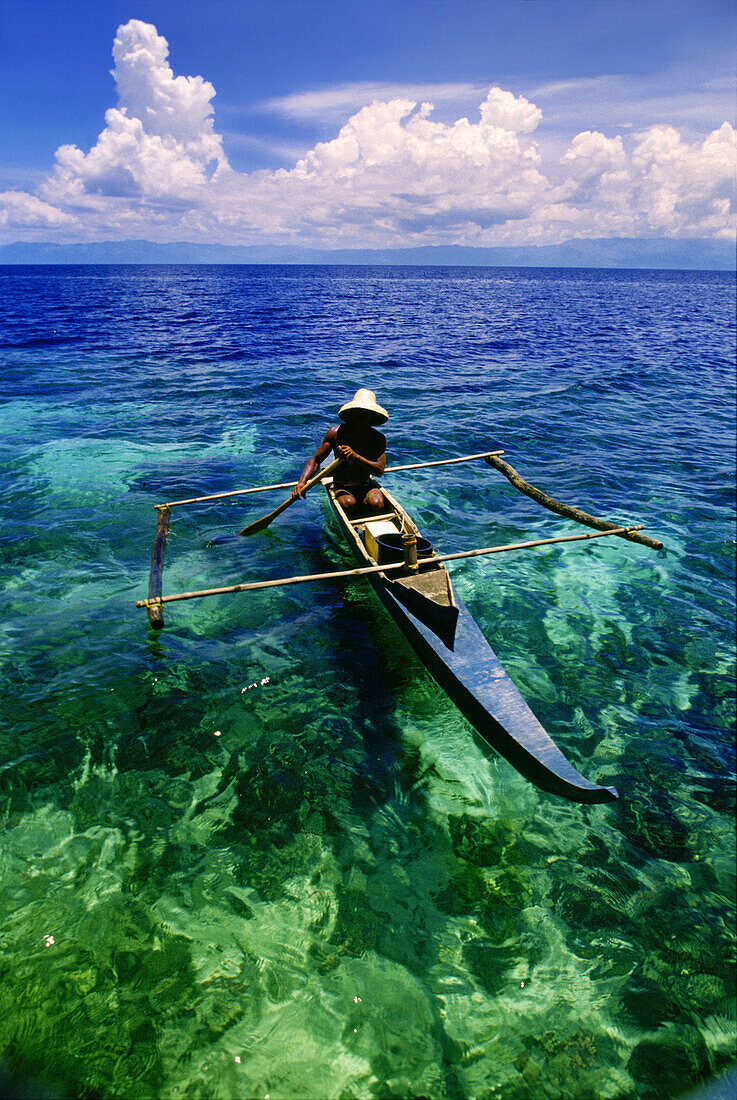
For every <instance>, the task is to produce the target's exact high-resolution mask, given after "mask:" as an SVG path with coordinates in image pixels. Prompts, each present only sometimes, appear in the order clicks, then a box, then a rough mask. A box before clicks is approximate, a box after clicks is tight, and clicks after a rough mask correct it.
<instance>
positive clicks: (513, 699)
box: [328, 488, 617, 804]
mask: <svg viewBox="0 0 737 1100" xmlns="http://www.w3.org/2000/svg"><path fill="white" fill-rule="evenodd" d="M328 498H329V500H330V505H331V511H332V513H333V515H334V517H335V519H336V521H337V523H338V525H339V527H340V528H341V531H342V533H343V534H344V536H345V538H346V541H347V543H348V545H349V547H350V549H351V551H352V553H353V556H354V558H355V559H356V561H357V562H359V563H360V564H361V565H366V564H372V559H371V558H370V557H369V555H368V554H367V552H366V550H365V548H364V547H363V544H362V543H361V540H360V538H358V536H357V535H356V533H355V532H354V530H353V527H352V525H351V523H350V521H349V520H348V519H347V518H346V516H345V513H344V512H343V510H342V509H341V508H340V505H338V504H337V502H336V501H335V500H334V498H333V496H332V493H331V492H330V489H329V488H328ZM395 503H396V502H395ZM390 578H391V574H385V573H374V574H369V575H368V577H367V580H369V582H370V583H371V586H372V588H373V589H374V591H375V592H376V595H377V596H378V597H379V599H380V600H381V602H382V604H383V605H384V607H385V608H386V610H387V611H388V612H389V614H390V615H391V616H392V618H393V619H394V621H395V622H396V623H397V625H398V626H399V628H400V630H401V631H402V633H403V634H404V635H405V637H406V638H407V640H408V642H409V643H410V645H411V646H412V648H413V649H414V651H415V652H416V654H417V656H418V657H419V659H420V660H421V661H422V663H423V664H424V665H425V667H426V668H427V669H428V671H429V672H430V674H431V675H432V676H433V678H434V679H435V680H436V682H437V683H438V684H439V685H440V687H442V688H443V690H444V691H446V692H447V694H448V695H449V696H450V698H451V699H452V701H453V702H454V703H455V705H456V706H457V707H458V709H459V710H460V711H461V713H462V714H463V715H464V716H465V717H466V718H467V719H468V721H469V722H470V723H471V725H472V726H473V727H474V729H475V730H476V732H477V733H478V734H479V736H480V737H481V738H482V739H483V740H484V741H485V742H486V743H487V744H488V745H490V746H491V747H492V748H494V749H495V750H496V751H497V752H499V753H500V754H501V755H502V756H503V757H505V759H506V760H508V761H509V763H510V764H511V765H512V766H513V767H514V768H515V769H516V770H517V771H518V772H519V773H520V774H521V775H523V776H525V778H526V779H528V780H530V782H532V783H533V784H534V785H535V786H536V787H538V788H540V789H541V790H543V791H547V792H549V793H550V794H555V795H559V796H560V797H562V798H566V799H568V800H570V801H572V802H579V803H588V804H593V803H604V802H612V801H613V800H614V799H616V798H617V792H616V790H615V789H614V788H613V787H601V786H598V785H597V784H596V783H591V782H590V781H589V780H588V779H586V778H585V777H584V776H583V775H581V774H580V773H579V772H578V771H577V770H576V769H575V768H574V767H573V765H572V764H571V763H570V761H569V760H567V759H566V757H565V756H564V755H563V753H562V752H561V751H560V749H559V748H558V747H557V745H556V744H555V743H554V742H553V741H552V740H551V738H550V737H549V735H548V734H547V733H546V731H545V729H544V728H543V726H542V725H541V724H540V722H539V721H538V720H537V718H536V717H535V715H534V714H533V713H532V711H531V710H530V708H529V707H528V705H527V703H526V702H525V700H524V699H523V698H522V696H521V694H520V693H519V691H518V690H517V688H516V687H515V685H514V683H513V682H512V680H511V679H510V677H509V676H508V675H507V673H506V672H505V670H504V668H503V666H502V664H501V662H500V661H499V658H498V657H497V656H496V654H495V653H494V651H493V649H492V648H491V646H490V645H489V643H488V642H487V640H486V638H485V637H484V635H483V634H482V633H481V630H480V629H479V627H478V626H477V624H476V622H475V620H474V619H473V616H472V615H471V613H470V612H469V611H468V609H467V608H466V607H465V605H464V604H463V603H462V601H460V600H459V599H458V596H457V595H454V599H455V604H456V606H457V608H458V617H457V621H456V625H455V631H454V635H453V637H452V638H448V637H447V636H446V637H445V638H443V637H442V636H441V635H442V634H443V632H442V631H440V632H437V631H436V630H434V629H433V626H432V624H431V623H430V622H428V621H423V619H422V618H420V617H419V616H418V614H416V613H415V610H414V609H413V608H411V607H409V606H408V604H407V601H406V599H405V600H402V602H400V600H398V599H397V598H396V597H395V596H394V594H393V592H392V588H393V587H394V588H396V585H395V584H393V582H392V580H391V579H390ZM423 618H425V619H426V620H427V617H426V616H423Z"/></svg>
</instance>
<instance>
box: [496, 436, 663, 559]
mask: <svg viewBox="0 0 737 1100" xmlns="http://www.w3.org/2000/svg"><path fill="white" fill-rule="evenodd" d="M484 461H485V462H486V463H487V465H489V466H492V467H493V468H494V469H495V470H498V471H499V473H501V474H504V476H505V477H506V478H507V480H508V481H510V482H511V483H512V485H514V487H515V489H518V490H519V491H520V493H524V494H525V496H528V497H531V499H532V500H535V501H537V503H538V504H542V506H543V507H544V508H548V509H549V510H550V511H551V512H555V513H556V514H557V515H559V516H565V517H566V518H567V519H572V520H575V522H576V523H581V524H583V525H584V526H585V527H594V528H596V530H597V531H610V532H612V534H614V533H615V529H616V528H618V527H619V530H617V531H616V533H617V534H618V535H619V536H620V537H621V538H623V539H628V540H629V541H630V542H639V543H641V544H642V545H643V546H649V547H650V549H651V550H662V549H663V544H662V542H659V541H658V539H651V538H650V537H649V535H640V534H638V533H637V530H638V529H636V528H630V529H627V530H625V529H623V528H622V527H620V526H619V525H618V524H616V523H611V522H610V521H609V520H606V519H599V518H598V517H597V516H590V515H589V513H588V512H584V511H582V509H581V508H574V507H573V506H572V505H570V504H562V503H561V502H560V501H559V500H555V498H554V497H550V496H548V494H547V493H544V492H543V491H542V489H537V488H536V487H535V486H534V485H530V483H529V482H528V481H525V479H524V478H523V477H522V476H521V475H520V474H519V473H518V472H517V471H516V470H515V468H514V466H510V464H509V463H508V462H504V461H503V459H501V458H499V457H498V455H496V454H489V455H486V456H485V459H484Z"/></svg>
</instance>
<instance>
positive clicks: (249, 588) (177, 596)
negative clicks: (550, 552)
mask: <svg viewBox="0 0 737 1100" xmlns="http://www.w3.org/2000/svg"><path fill="white" fill-rule="evenodd" d="M640 530H642V527H641V526H638V527H616V528H614V530H612V531H596V532H592V533H591V534H586V535H557V536H556V537H554V538H550V539H531V540H529V541H527V542H511V543H507V544H506V545H504V546H486V547H482V548H481V549H479V550H461V551H459V552H458V553H455V554H442V555H440V556H438V557H432V558H423V559H422V565H423V566H425V565H429V564H433V563H434V564H441V563H443V562H446V561H460V560H461V559H462V558H478V557H481V556H482V555H485V554H501V553H504V552H505V551H508V550H528V549H531V548H532V547H535V546H552V545H553V544H555V543H559V542H584V541H586V540H589V539H600V538H605V537H606V536H607V535H624V534H625V533H629V532H632V531H640ZM404 567H405V566H404V562H403V561H398V562H392V563H391V564H389V565H367V566H360V567H359V568H358V569H340V570H337V571H336V572H333V573H308V574H306V575H305V576H301V577H281V578H279V579H278V580H272V581H249V582H246V583H243V584H229V585H225V586H224V587H222V588H203V589H200V590H199V591H197V592H175V593H174V594H173V595H171V596H159V597H158V598H156V599H155V600H150V599H149V600H136V607H146V608H148V607H150V606H151V605H152V604H153V605H155V606H156V607H159V606H160V605H161V604H164V603H174V602H175V601H177V600H196V599H199V598H201V597H202V596H224V595H227V594H229V593H231V592H254V591H256V590H257V589H261V588H279V587H280V586H284V585H288V584H305V583H306V582H307V581H332V580H341V579H342V578H344V577H365V576H366V574H368V573H392V572H395V571H397V570H400V569H404Z"/></svg>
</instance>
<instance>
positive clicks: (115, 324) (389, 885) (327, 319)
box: [0, 267, 737, 1100]
mask: <svg viewBox="0 0 737 1100" xmlns="http://www.w3.org/2000/svg"><path fill="white" fill-rule="evenodd" d="M0 308H1V309H2V316H3V326H2V343H1V344H0V399H1V400H2V403H1V404H0V509H1V513H2V527H1V530H2V536H1V541H0V586H1V590H0V600H1V602H2V615H1V616H0V673H1V676H2V690H3V705H2V716H1V719H0V810H1V811H2V822H3V827H2V832H1V833H0V869H1V870H0V883H1V889H2V907H3V915H4V919H3V922H2V931H1V933H0V965H1V966H2V969H3V980H2V983H1V985H0V1009H1V1011H0V1035H1V1036H2V1046H1V1048H0V1049H2V1051H3V1054H2V1061H3V1064H4V1067H5V1070H6V1072H7V1073H9V1074H10V1075H11V1076H12V1077H13V1078H14V1079H17V1080H20V1081H27V1080H34V1081H43V1082H47V1083H48V1086H49V1087H50V1088H51V1089H53V1090H56V1091H57V1092H58V1093H59V1094H61V1095H69V1096H85V1097H87V1096H89V1097H92V1096H106V1097H108V1096H109V1097H224V1098H229V1097H264V1098H265V1097H266V1096H267V1095H268V1096H269V1097H270V1098H272V1100H275V1098H277V1097H318V1098H319V1097H409V1096H415V1097H420V1096H426V1097H433V1098H436V1097H437V1098H444V1097H464V1098H465V1097H469V1098H471V1097H473V1098H478V1100H490V1098H492V1097H494V1098H496V1097H500V1098H502V1100H526V1098H530V1097H534V1098H537V1097H551V1098H556V1097H560V1098H581V1100H589V1098H591V1097H597V1098H598V1097H611V1098H613V1100H614V1098H616V1100H619V1098H630V1097H632V1098H635V1097H637V1098H640V1097H641V1098H643V1100H650V1098H655V1097H659V1098H660V1097H676V1096H680V1095H682V1094H683V1093H684V1092H686V1091H687V1090H688V1089H689V1088H691V1087H693V1086H695V1085H696V1084H697V1083H698V1082H700V1081H703V1080H707V1079H709V1078H711V1077H712V1076H713V1075H715V1074H716V1073H719V1072H720V1071H722V1070H723V1069H724V1068H725V1067H727V1066H729V1065H732V1064H734V1062H735V1061H737V1052H736V1048H735V1033H736V1031H737V1020H736V1017H737V1012H736V1009H735V997H734V978H735V968H734V947H735V921H734V906H735V837H734V799H735V760H734V756H735V754H734V732H733V728H734V640H733V624H734V509H733V501H734V496H733V484H734V475H733V441H734V377H733V361H734V350H735V331H734V278H733V277H732V276H729V275H724V274H716V273H698V272H696V273H675V272H674V273H668V272H611V271H607V272H604V271H602V272H591V271H588V272H585V271H581V272H579V271H567V272H566V271H525V270H519V271H510V270H492V269H489V270H485V269H469V270H465V269H409V268H408V269H380V268H367V269H350V268H345V269H324V268H322V269H318V268H315V269H309V268H242V267H241V268H218V267H213V268H207V267H189V268H171V267H169V268H167V267H161V268H156V267H140V268H138V267H121V268H41V267H39V268H30V267H29V268H0ZM361 385H367V386H370V387H371V388H372V389H375V390H376V392H377V395H378V398H379V401H380V402H381V403H382V404H383V405H385V406H386V407H387V408H388V409H389V410H390V412H391V419H390V421H389V424H388V425H387V429H386V430H387V434H388V435H389V440H390V450H389V460H390V462H391V463H404V462H412V461H422V460H430V459H435V458H445V457H451V456H453V455H459V454H467V453H474V452H478V451H484V450H487V449H491V448H493V447H497V446H498V447H501V448H504V450H505V453H506V457H507V458H508V460H509V461H510V462H512V464H513V465H514V466H515V467H516V468H517V469H518V470H519V471H520V472H521V473H522V474H523V475H524V476H526V477H527V478H528V479H529V480H530V481H532V482H533V483H535V484H537V485H540V486H541V487H542V488H544V489H546V490H547V491H548V492H549V493H551V494H552V495H554V496H557V497H558V498H560V499H564V500H567V501H569V502H571V503H574V504H578V505H579V506H581V507H584V508H586V509H587V510H589V511H592V512H595V513H597V514H599V515H605V516H607V517H611V518H613V519H617V520H622V521H623V522H630V521H636V522H643V523H645V524H646V525H647V530H648V532H649V533H650V534H652V535H653V536H655V537H658V538H661V539H662V541H663V542H664V544H665V546H666V551H665V552H664V553H662V554H659V553H654V552H652V551H650V550H647V549H645V548H643V547H638V546H634V545H631V544H628V543H624V542H622V541H621V540H616V539H602V540H598V541H595V542H592V543H588V544H585V545H584V546H583V547H577V546H575V544H574V545H573V546H568V547H566V546H563V547H549V548H544V549H539V550H535V551H529V552H526V553H519V554H505V555H498V556H496V557H493V558H487V559H477V560H474V561H471V562H466V563H458V564H455V565H453V566H451V568H452V575H453V580H454V584H455V585H456V588H457V590H458V592H459V593H460V595H461V596H462V598H463V600H464V601H465V602H466V603H467V605H468V606H469V608H470V610H471V611H472V612H473V614H474V616H475V618H476V620H477V621H478V623H479V625H480V626H481V628H482V630H483V631H484V633H485V634H486V636H487V637H488V638H489V640H490V641H491V642H492V644H493V646H494V648H495V650H496V651H497V653H498V654H499V656H500V658H501V659H502V661H503V662H504V664H505V666H506V668H507V670H508V671H509V673H510V675H511V676H512V677H513V679H514V680H515V682H516V683H517V685H518V687H519V688H520V690H521V691H522V692H523V694H524V695H525V697H526V699H527V701H528V702H529V703H530V705H531V706H532V708H533V710H534V711H535V713H536V714H537V715H538V716H539V718H540V719H541V721H542V722H543V724H544V725H545V727H546V728H547V729H548V731H549V732H550V734H551V736H552V737H553V738H554V739H555V740H556V742H557V743H558V744H559V746H560V747H561V749H562V750H563V751H564V752H565V753H566V754H567V755H568V756H569V758H570V759H571V760H572V761H573V763H574V764H575V765H576V767H578V768H579V769H580V770H581V771H582V772H583V773H584V774H585V775H587V776H588V777H589V778H591V779H595V780H596V781H598V782H600V783H604V784H607V785H614V786H616V787H617V788H618V790H619V792H620V796H621V797H620V800H619V801H618V802H617V803H615V804H613V805H611V806H602V807H581V806H575V805H571V804H569V803H567V802H564V801H562V800H560V799H556V798H555V797H553V796H549V795H545V794H543V793H541V792H539V791H537V790H536V789H535V788H534V787H532V786H531V785H530V784H529V783H527V782H526V781H525V780H524V779H522V778H521V777H520V776H518V775H517V774H516V773H515V772H514V771H513V770H512V769H511V767H510V766H509V765H508V764H507V763H506V762H505V761H503V760H501V759H500V758H499V757H498V756H496V755H495V754H494V753H493V752H492V751H491V750H488V749H486V748H484V747H483V746H482V745H480V744H478V743H477V742H476V741H475V739H474V736H473V734H472V731H471V729H470V727H469V726H468V724H467V723H466V722H465V720H464V719H463V718H462V717H461V716H460V714H459V712H458V711H457V710H456V709H455V707H454V706H453V704H452V703H451V702H450V701H449V700H448V698H447V697H446V696H445V695H444V694H443V693H442V692H441V691H440V690H439V689H438V688H437V687H436V686H435V684H434V682H433V681H432V680H431V679H430V677H429V676H428V675H427V673H426V672H425V671H424V669H423V668H422V666H421V665H420V664H419V663H418V661H417V660H416V658H415V657H414V656H413V654H412V653H411V652H409V651H408V649H407V647H406V645H405V643H404V640H403V638H402V636H401V634H400V633H399V632H398V630H397V629H396V627H395V626H394V624H393V623H392V622H391V620H390V619H389V618H388V616H387V615H386V613H385V612H384V611H383V609H382V608H381V606H380V604H379V603H378V601H377V600H376V598H375V597H374V596H373V594H372V592H371V590H370V589H369V588H368V587H363V586H362V585H361V583H360V582H351V583H349V584H345V583H344V584H343V585H342V586H339V585H338V584H335V585H332V586H328V585H325V586H297V587H293V588H285V589H275V590H267V591H264V592H258V593H249V594H242V595H235V596H227V597H218V598H213V599H209V600H201V601H192V602H188V603H181V604H178V605H174V606H172V607H171V608H170V609H168V612H167V615H166V620H167V625H166V629H165V630H164V631H163V632H162V633H161V634H159V635H155V634H154V633H152V632H150V631H149V630H148V628H147V622H146V619H145V613H144V612H142V611H137V610H136V609H135V607H134V601H135V600H136V599H138V598H141V597H142V596H145V594H146V586H147V578H148V566H149V556H150V546H151V540H152V537H153V531H154V526H155V512H154V509H153V505H154V504H155V503H157V502H160V501H163V500H171V499H179V498H182V497H188V496H191V495H196V494H200V493H203V494H204V493H213V492H218V491H226V490H229V489H233V488H237V487H246V486H249V485H258V484H263V483H272V482H281V481H285V480H289V479H290V478H292V477H296V476H297V474H298V473H299V471H300V469H301V467H302V465H303V464H304V461H305V459H306V457H307V455H308V454H309V453H310V452H311V451H312V450H313V449H314V447H315V446H316V444H317V442H319V440H320V439H321V437H322V434H323V432H324V430H325V428H326V427H327V426H329V425H330V424H331V423H334V422H335V410H336V408H337V406H338V405H340V404H341V403H342V402H343V401H344V400H346V399H347V397H350V396H351V395H352V393H353V391H354V390H355V389H356V388H358V387H359V386H361ZM387 484H390V485H391V488H392V489H393V491H395V492H396V494H397V495H398V496H399V498H400V499H401V500H402V501H403V503H404V504H405V505H406V506H408V508H409V509H410V511H411V512H412V514H413V515H414V516H415V518H416V519H417V520H418V522H419V523H420V524H421V526H422V527H423V529H424V530H425V531H426V532H427V533H428V534H429V535H430V536H431V537H432V539H433V540H434V542H435V543H436V544H437V545H438V547H439V548H441V549H442V550H443V551H446V552H452V551H455V550H463V549H470V548H473V547H475V546H481V545H490V544H493V543H498V542H512V541H518V540H519V539H524V538H537V537H547V536H548V535H552V534H557V533H563V534H571V533H578V530H580V529H577V528H576V527H575V525H572V524H570V523H568V522H566V521H564V520H562V519H560V518H558V517H555V516H552V515H550V514H548V513H546V512H543V511H542V510H541V509H539V508H538V507H537V506H536V505H535V504H533V503H532V502H531V501H529V500H528V499H526V498H523V497H521V496H520V495H519V494H517V493H516V492H515V490H514V489H512V487H511V486H510V485H508V483H507V482H506V481H505V480H504V479H503V478H501V477H500V475H498V474H496V473H495V472H493V471H491V470H490V469H489V468H488V467H486V466H485V465H484V464H476V465H468V466H451V467H440V468H438V469H435V470H427V471H413V472H411V473H410V472H408V473H403V474H396V475H392V480H391V482H389V481H388V480H387ZM282 497H283V494H282V493H276V494H264V495H263V496H256V497H250V498H245V499H241V500H235V501H233V500H231V501H216V502H212V503H210V504H204V505H199V506H193V507H188V508H182V509H180V510H175V512H174V514H173V523H172V532H171V536H170V540H169V543H168V545H167V550H166V566H165V570H164V591H165V593H166V592H170V593H171V592H175V591H179V590H182V589H192V588H199V587H210V586H215V585H221V584H228V583H234V582H237V581H240V580H253V579H259V578H268V577H276V576H284V575H289V574H295V573H308V572H313V571H314V572H318V571H323V570H326V569H329V568H331V567H332V566H333V565H335V564H337V566H338V567H339V568H341V567H343V566H346V565H348V564H350V562H349V558H348V555H347V552H346V550H345V549H344V547H343V546H342V545H341V543H340V541H339V539H338V538H337V537H336V534H335V532H334V531H332V530H331V528H330V526H329V524H328V523H327V522H326V518H325V516H324V515H323V512H322V510H321V508H320V506H319V497H318V496H317V491H315V494H313V496H312V498H308V500H307V501H306V502H305V503H304V504H301V505H298V506H295V507H294V508H293V509H290V510H289V511H288V512H286V513H285V514H284V515H283V516H282V517H280V519H279V520H278V521H276V522H275V523H274V525H273V526H272V527H271V528H270V529H269V530H268V532H265V533H264V534H263V535H260V536H258V537H257V538H253V539H251V540H242V539H239V538H238V537H237V536H236V534H235V533H236V532H237V531H238V530H239V529H240V528H241V527H242V526H243V525H244V524H245V523H246V522H248V521H250V520H251V519H253V518H255V517H257V516H258V515H260V514H261V513H262V512H264V511H268V510H270V509H271V508H272V507H274V506H275V505H276V504H277V503H279V501H280V500H281V499H282ZM615 543H616V545H615Z"/></svg>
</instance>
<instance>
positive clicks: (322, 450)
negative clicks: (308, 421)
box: [292, 428, 335, 500]
mask: <svg viewBox="0 0 737 1100" xmlns="http://www.w3.org/2000/svg"><path fill="white" fill-rule="evenodd" d="M334 437H335V428H330V430H329V431H328V432H326V433H325V438H324V439H323V441H322V443H321V444H320V446H319V447H318V448H317V450H316V451H315V453H314V455H313V456H312V458H310V459H308V461H307V464H306V465H305V468H304V470H303V471H302V473H301V475H300V479H299V481H298V482H297V484H296V485H295V486H294V488H293V489H292V500H294V499H295V498H296V497H301V496H302V490H303V489H304V487H305V485H306V484H307V482H308V481H309V480H310V478H311V477H314V476H315V474H316V473H317V471H318V470H319V469H320V466H321V465H322V463H323V462H324V461H325V459H326V458H327V457H328V455H329V454H330V452H331V450H332V442H333V439H334Z"/></svg>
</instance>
